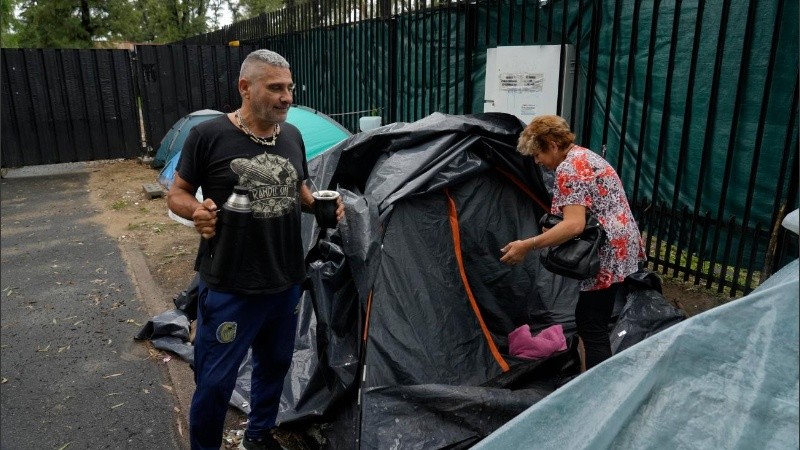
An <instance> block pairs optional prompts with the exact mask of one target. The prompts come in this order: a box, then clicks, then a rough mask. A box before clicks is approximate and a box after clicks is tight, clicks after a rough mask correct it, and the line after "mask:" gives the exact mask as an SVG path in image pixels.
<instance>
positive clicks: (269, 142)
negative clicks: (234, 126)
mask: <svg viewBox="0 0 800 450" xmlns="http://www.w3.org/2000/svg"><path fill="white" fill-rule="evenodd" d="M234 116H235V117H236V122H237V123H238V124H239V128H240V129H241V130H242V131H244V134H246V135H247V137H249V138H250V140H251V141H253V142H255V143H256V144H260V145H266V146H269V147H274V146H275V142H277V141H278V135H279V134H280V133H281V126H280V125H279V124H277V123H276V124H275V128H273V129H272V136H270V137H265V138H263V137H259V136H256V135H255V134H253V132H252V131H250V128H247V125H246V124H245V123H244V120H243V119H242V113H241V109H237V110H236V112H235V113H234Z"/></svg>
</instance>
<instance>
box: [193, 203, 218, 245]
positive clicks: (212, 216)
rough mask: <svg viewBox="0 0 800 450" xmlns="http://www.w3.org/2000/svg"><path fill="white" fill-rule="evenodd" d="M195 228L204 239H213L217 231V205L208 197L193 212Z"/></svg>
mask: <svg viewBox="0 0 800 450" xmlns="http://www.w3.org/2000/svg"><path fill="white" fill-rule="evenodd" d="M192 221H193V222H194V229H195V230H197V232H198V233H200V236H202V237H203V239H211V238H212V237H214V235H215V234H216V233H217V205H216V204H215V203H214V201H213V200H211V199H210V198H207V199H205V200H203V203H200V205H199V206H198V207H197V209H195V210H194V213H192Z"/></svg>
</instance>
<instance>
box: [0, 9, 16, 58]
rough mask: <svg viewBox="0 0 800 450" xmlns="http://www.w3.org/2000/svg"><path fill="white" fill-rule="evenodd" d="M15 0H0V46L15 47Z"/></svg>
mask: <svg viewBox="0 0 800 450" xmlns="http://www.w3.org/2000/svg"><path fill="white" fill-rule="evenodd" d="M16 6H17V0H0V46H2V47H6V48H11V47H17V46H18V45H17V35H16V33H15V30H16V28H17V19H16V18H15V17H14V9H15V8H16Z"/></svg>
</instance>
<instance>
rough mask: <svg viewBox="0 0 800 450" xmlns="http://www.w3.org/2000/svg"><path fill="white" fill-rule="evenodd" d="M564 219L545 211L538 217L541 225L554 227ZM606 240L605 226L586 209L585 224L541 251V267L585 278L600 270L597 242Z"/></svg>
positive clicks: (581, 278)
mask: <svg viewBox="0 0 800 450" xmlns="http://www.w3.org/2000/svg"><path fill="white" fill-rule="evenodd" d="M562 220H564V219H563V218H562V217H559V216H556V215H553V214H545V215H544V216H542V218H541V219H540V220H539V227H540V228H553V227H554V226H555V225H556V224H558V223H559V222H561V221H562ZM605 242H606V230H604V229H603V225H601V224H600V221H599V220H597V217H595V216H594V214H591V213H589V211H588V210H587V211H586V227H585V228H584V229H583V233H581V234H580V235H579V236H577V237H575V238H573V239H570V240H568V241H567V242H564V243H563V244H561V245H558V246H556V247H550V248H547V249H545V250H544V251H543V252H542V253H541V256H540V258H541V261H542V264H543V265H544V267H545V268H546V269H547V270H549V271H550V272H553V273H555V274H558V275H562V276H565V277H569V278H575V279H577V280H585V279H587V278H592V277H593V276H595V275H597V272H599V271H600V246H601V245H603V244H604V243H605Z"/></svg>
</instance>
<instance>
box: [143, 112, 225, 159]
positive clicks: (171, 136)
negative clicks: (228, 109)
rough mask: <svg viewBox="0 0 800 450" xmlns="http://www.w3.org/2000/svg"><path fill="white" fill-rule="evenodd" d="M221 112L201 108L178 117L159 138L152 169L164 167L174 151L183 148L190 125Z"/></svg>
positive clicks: (211, 117)
mask: <svg viewBox="0 0 800 450" xmlns="http://www.w3.org/2000/svg"><path fill="white" fill-rule="evenodd" d="M222 114H223V113H221V112H219V111H216V110H213V109H201V110H200V111H195V112H193V113H189V114H187V115H185V116H183V117H181V118H180V119H178V121H177V122H175V124H173V125H172V127H171V128H170V129H169V131H167V134H166V135H164V137H163V138H162V139H161V143H160V144H159V146H158V151H156V156H155V157H154V158H153V162H152V163H151V166H152V167H153V168H154V169H158V168H160V167H164V164H166V162H167V161H169V160H170V159H172V157H173V156H175V154H176V153H180V151H181V149H182V148H183V143H184V142H185V141H186V136H188V135H189V130H191V129H192V127H194V126H195V125H197V124H198V123H201V122H205V121H206V120H209V119H213V118H214V117H217V116H221V115H222Z"/></svg>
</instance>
